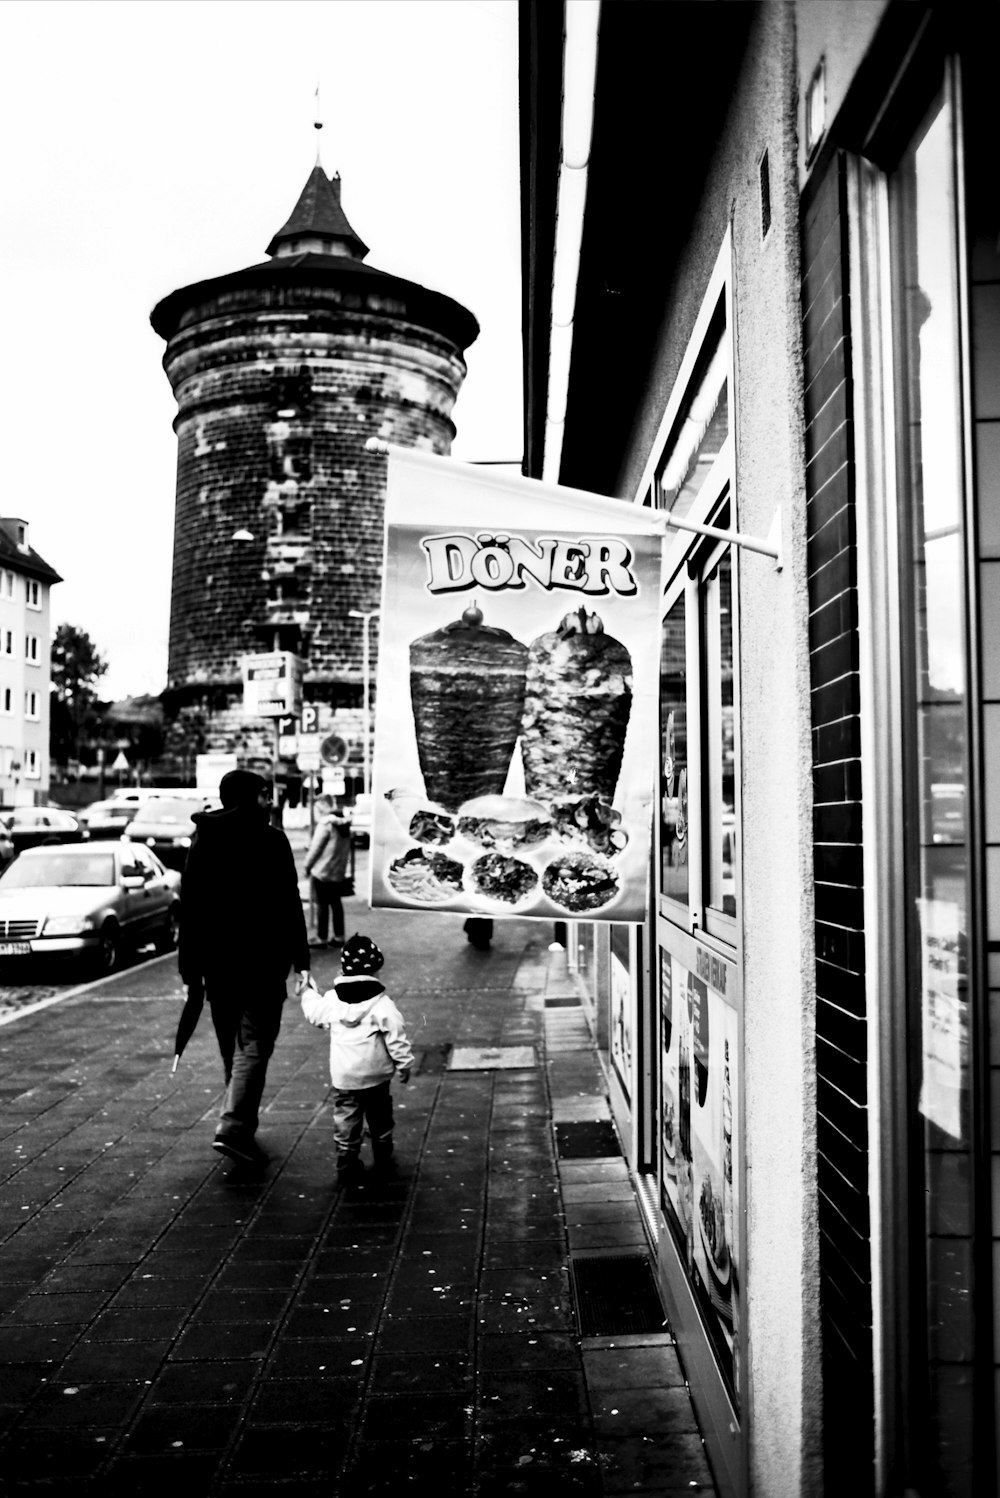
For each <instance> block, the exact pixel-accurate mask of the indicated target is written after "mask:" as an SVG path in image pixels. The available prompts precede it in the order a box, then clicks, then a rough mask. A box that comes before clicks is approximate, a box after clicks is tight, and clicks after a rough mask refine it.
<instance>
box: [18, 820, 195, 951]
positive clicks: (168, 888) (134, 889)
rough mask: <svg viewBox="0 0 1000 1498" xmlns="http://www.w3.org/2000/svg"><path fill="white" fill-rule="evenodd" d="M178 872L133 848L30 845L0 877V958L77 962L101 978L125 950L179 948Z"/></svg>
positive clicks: (140, 848)
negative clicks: (71, 959)
mask: <svg viewBox="0 0 1000 1498" xmlns="http://www.w3.org/2000/svg"><path fill="white" fill-rule="evenodd" d="M180 884H181V878H180V875H179V874H177V873H175V872H174V870H172V869H167V868H164V866H163V864H162V863H161V862H160V860H159V859H158V858H157V857H156V855H155V854H154V853H151V852H150V850H149V849H148V848H145V847H142V846H136V845H135V844H128V843H105V844H104V845H103V846H102V847H99V848H98V847H94V846H93V845H92V844H89V843H77V844H63V845H61V846H59V847H54V848H26V849H25V851H24V852H23V853H20V854H19V855H18V856H17V858H15V859H14V862H13V863H12V864H10V866H9V867H8V868H7V869H6V870H5V871H4V873H3V874H2V875H0V960H3V959H6V958H15V959H24V958H37V957H77V958H81V959H84V960H88V961H89V962H90V963H91V965H92V966H93V968H94V969H95V970H96V971H97V972H98V973H110V972H113V971H114V969H115V968H116V967H117V966H118V962H119V959H120V957H121V954H122V951H123V950H124V949H125V948H126V947H132V948H136V947H141V946H145V945H146V944H147V943H149V942H154V943H155V944H156V948H157V950H158V951H161V952H168V951H170V949H171V948H172V947H174V946H175V945H176V943H177V931H178V927H179V922H180V907H181V902H180Z"/></svg>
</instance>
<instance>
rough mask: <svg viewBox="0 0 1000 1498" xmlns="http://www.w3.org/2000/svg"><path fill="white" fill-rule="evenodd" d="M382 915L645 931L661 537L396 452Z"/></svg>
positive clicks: (654, 530) (389, 523) (606, 505)
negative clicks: (434, 913)
mask: <svg viewBox="0 0 1000 1498" xmlns="http://www.w3.org/2000/svg"><path fill="white" fill-rule="evenodd" d="M388 462H389V472H388V483H387V496H386V541H385V569H384V582H383V599H382V609H381V617H380V639H379V653H378V677H377V699H376V718H375V752H374V762H373V785H372V789H373V836H372V856H371V864H370V867H371V902H372V904H373V905H375V906H390V907H398V908H403V909H408V910H442V911H459V912H465V913H466V914H473V915H483V916H492V917H503V916H505V915H510V916H513V915H516V916H527V917H535V918H539V919H546V920H552V919H556V920H558V919H566V918H573V917H575V918H579V919H585V920H596V921H600V920H608V921H624V922H630V921H631V922H639V921H642V920H644V919H645V915H646V901H647V885H648V869H649V839H650V819H651V810H652V801H653V785H654V778H655V757H656V744H657V728H656V713H657V687H658V677H657V673H658V650H659V600H660V589H661V555H662V549H663V548H662V525H658V524H657V520H658V517H655V516H653V515H651V514H650V512H649V511H644V510H641V509H637V508H634V507H632V506H630V505H627V504H625V503H623V502H619V501H614V500H607V499H601V498H599V497H595V496H593V495H587V494H583V493H581V492H580V491H575V490H567V489H558V488H556V487H555V486H551V485H546V484H542V483H538V482H536V481H532V480H527V479H510V478H506V477H502V476H499V475H496V474H491V473H489V472H482V471H480V470H477V469H476V468H475V467H472V466H471V465H467V464H460V463H455V462H453V461H452V460H450V459H446V458H437V457H431V456H428V455H426V454H415V453H413V454H411V453H409V452H406V451H401V450H396V449H391V450H390V456H389V460H388Z"/></svg>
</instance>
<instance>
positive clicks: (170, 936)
mask: <svg viewBox="0 0 1000 1498" xmlns="http://www.w3.org/2000/svg"><path fill="white" fill-rule="evenodd" d="M179 931H180V916H179V915H178V913H177V908H176V906H172V907H171V909H170V910H169V911H168V912H167V919H166V920H165V921H164V923H163V927H162V929H161V930H160V931H159V932H158V933H157V936H156V950H157V951H158V952H161V953H162V952H173V951H174V950H175V948H176V946H177V935H178V932H179Z"/></svg>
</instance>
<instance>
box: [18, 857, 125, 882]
mask: <svg viewBox="0 0 1000 1498" xmlns="http://www.w3.org/2000/svg"><path fill="white" fill-rule="evenodd" d="M114 882H115V859H114V854H113V853H88V854H86V855H85V857H83V858H73V857H71V856H70V855H69V854H68V853H60V852H58V851H57V850H55V849H53V851H52V852H51V853H44V854H39V855H38V856H37V857H32V858H26V857H25V856H24V854H22V855H21V857H20V858H15V860H14V862H13V863H12V864H11V866H10V868H9V869H8V870H7V872H6V873H5V874H4V875H3V887H4V889H41V888H43V887H44V888H47V889H52V888H54V887H55V886H57V885H67V884H68V885H108V884H114Z"/></svg>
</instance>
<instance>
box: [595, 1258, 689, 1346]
mask: <svg viewBox="0 0 1000 1498" xmlns="http://www.w3.org/2000/svg"><path fill="white" fill-rule="evenodd" d="M572 1268H573V1289H574V1296H573V1299H574V1302H575V1304H576V1318H577V1324H578V1327H579V1333H580V1336H581V1337H613V1336H617V1337H624V1336H627V1335H628V1334H629V1333H636V1332H662V1331H663V1329H664V1327H665V1325H666V1319H667V1318H666V1316H665V1314H664V1310H663V1305H662V1302H661V1301H660V1292H659V1290H658V1289H657V1288H656V1281H655V1279H654V1278H653V1271H652V1269H651V1268H650V1263H649V1260H648V1258H646V1256H645V1255H644V1254H612V1255H608V1256H602V1257H601V1258H594V1259H574V1260H573V1261H572Z"/></svg>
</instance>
